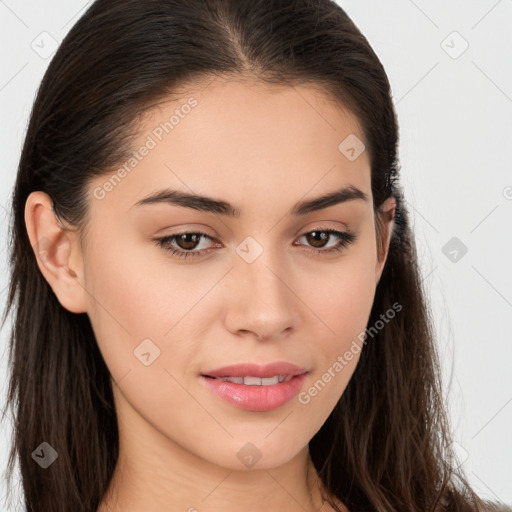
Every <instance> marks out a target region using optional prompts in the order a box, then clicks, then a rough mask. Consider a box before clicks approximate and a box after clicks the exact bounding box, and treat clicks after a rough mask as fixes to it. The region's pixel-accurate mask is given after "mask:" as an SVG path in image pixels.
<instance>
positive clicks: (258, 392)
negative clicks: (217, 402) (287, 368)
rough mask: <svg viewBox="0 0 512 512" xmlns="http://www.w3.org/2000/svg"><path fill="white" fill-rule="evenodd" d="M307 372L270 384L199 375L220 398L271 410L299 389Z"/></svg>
mask: <svg viewBox="0 0 512 512" xmlns="http://www.w3.org/2000/svg"><path fill="white" fill-rule="evenodd" d="M306 375H307V373H302V374H301V375H296V376H295V377H292V378H291V379H290V380H289V381H288V382H280V383H279V384H273V385H271V386H247V385H245V384H235V383H233V382H227V381H225V380H218V379H212V378H209V377H205V376H203V375H201V381H202V382H204V384H205V386H206V387H208V388H209V389H210V390H211V391H213V392H214V393H215V394H216V395H218V396H219V397H220V398H222V399H223V400H225V401H226V402H228V403H229V404H231V405H234V406H235V407H238V408H239V409H245V410H247V411H260V412H261V411H271V410H272V409H276V408H277V407H281V406H282V405H284V404H285V403H286V402H289V401H290V400H291V399H292V398H293V397H294V396H295V395H297V393H298V392H299V391H300V388H301V387H302V384H303V383H304V380H305V379H306Z"/></svg>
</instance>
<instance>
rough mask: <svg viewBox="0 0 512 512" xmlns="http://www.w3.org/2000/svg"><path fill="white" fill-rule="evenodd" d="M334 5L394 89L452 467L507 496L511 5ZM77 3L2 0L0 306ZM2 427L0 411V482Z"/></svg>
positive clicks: (511, 419) (511, 472)
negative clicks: (48, 92)
mask: <svg viewBox="0 0 512 512" xmlns="http://www.w3.org/2000/svg"><path fill="white" fill-rule="evenodd" d="M338 3H339V4H340V5H341V6H342V7H344V8H345V9H346V11H347V13H348V14H349V16H351V17H352V19H353V20H354V22H355V23H356V24H357V25H358V26H359V28H360V29H361V30H362V32H363V33H364V34H365V35H366V37H367V38H368V40H369V41H370V44H371V45H372V46H373V48H374V49H375V51H376V53H377V54H378V55H379V57H380V58H381V60H382V62H383V64H384V66H385V68H386V71H387V73H388V75H389V78H390V81H391V84H392V89H393V95H394V98H395V103H396V105H397V112H398V116H399V123H400V132H401V143H400V160H401V167H402V183H403V184H404V187H405V192H406V198H407V201H408V207H409V209H410V211H411V214H412V221H413V226H414V229H415V233H416V239H417V244H418V250H419V256H420V264H421V268H422V272H423V276H424V280H423V284H424V285H425V287H426V290H427V292H428V293H429V295H430V298H431V302H432V309H433V313H434V320H435V327H436V332H437V336H438V346H439V351H440V354H441V359H442V361H443V374H444V389H445V393H446V394H445V396H446V400H447V403H448V406H449V412H450V416H451V420H452V426H453V431H454V435H455V439H456V449H457V453H458V454H459V458H460V462H461V464H462V467H463V469H464V470H465V471H466V473H467V476H468V477H469V480H470V482H471V483H472V484H473V485H474V488H475V490H476V491H477V492H478V493H479V494H480V495H481V496H482V497H484V498H488V499H499V500H502V501H505V502H507V503H512V462H511V461H512V436H511V433H510V432H511V426H512V372H511V371H510V367H511V361H512V336H511V334H512V327H511V320H512V266H511V264H510V263H511V262H512V237H511V233H512V231H511V224H512V222H511V221H512V171H511V161H512V158H511V157H512V155H511V152H512V149H511V148H512V144H511V142H512V137H511V135H512V123H511V114H512V73H511V57H512V51H511V49H512V30H511V27H512V25H511V21H512V1H511V0H500V1H496V0H489V1H488V0H485V1H474V0H473V1H467V0H466V1H462V0H460V1H452V2H442V1H440V0H437V1H426V0H422V1H420V0H417V1H412V0H388V1H386V2H382V1H377V0H373V1H368V0H348V1H339V2H338ZM87 5H88V2H84V1H80V0H46V1H45V2H37V1H35V0H33V1H23V2H20V1H15V0H4V1H0V55H1V61H0V62H1V66H0V108H1V110H0V112H1V119H2V123H1V125H0V139H1V140H2V144H1V146H0V172H1V185H0V214H1V233H0V234H1V236H2V240H4V242H2V244H0V250H1V259H0V265H1V268H0V276H1V278H0V279H1V280H0V293H1V294H2V297H1V303H2V305H5V300H6V296H7V289H6V286H7V274H8V267H7V260H6V257H7V246H6V242H5V240H6V238H5V237H6V234H7V225H8V222H9V217H8V209H9V201H10V194H11V188H12V185H13V183H14V178H15V173H16V165H17V160H18V158H19V152H20V148H21V143H22V140H23V137H24V133H25V129H26V123H27V119H28V115H29V112H30V108H31V105H32V101H33V99H34V95H35V92H36V90H37V87H38V85H39V82H40V80H41V78H42V76H43V73H44V71H45V69H46V67H47V65H48V63H49V61H50V58H51V55H50V54H51V52H52V50H53V45H56V44H58V43H59V42H60V41H61V40H62V38H63V37H64V36H65V34H66V33H67V31H68V30H69V29H70V28H71V26H72V25H73V23H74V22H75V21H76V20H77V18H78V16H79V15H80V14H81V13H82V12H83V10H84V9H85V7H86V6H87ZM466 46H467V48H466ZM454 237H455V239H454V240H452V239H453V238H454ZM447 244H448V245H447ZM464 247H466V248H467V252H466V253H465V254H463V252H464ZM9 330H10V323H9V320H8V321H7V323H6V325H5V327H4V328H3V330H2V331H1V337H0V375H1V376H2V378H1V379H0V397H1V404H2V406H3V405H4V403H5V388H6V377H5V376H6V372H7V368H6V361H5V359H6V347H7V338H8V334H9V332H8V331H9ZM10 434H11V427H10V424H9V423H8V420H7V421H6V422H5V423H4V424H3V425H1V428H0V472H1V473H0V477H3V472H4V471H5V467H6V461H7V450H8V442H9V436H10ZM0 479H1V480H2V483H1V484H0V510H1V511H4V510H5V505H3V496H4V495H5V485H4V483H3V478H0Z"/></svg>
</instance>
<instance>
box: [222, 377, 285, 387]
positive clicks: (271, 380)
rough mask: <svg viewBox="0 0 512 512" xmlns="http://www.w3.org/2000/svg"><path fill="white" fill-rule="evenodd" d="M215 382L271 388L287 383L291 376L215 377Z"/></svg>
mask: <svg viewBox="0 0 512 512" xmlns="http://www.w3.org/2000/svg"><path fill="white" fill-rule="evenodd" d="M216 378H217V380H223V381H225V382H233V383H234V384H245V385H246V386H273V385H275V384H279V383H281V382H288V381H289V380H290V379H291V378H292V375H288V376H286V375H275V376H274V377H263V378H260V377H216Z"/></svg>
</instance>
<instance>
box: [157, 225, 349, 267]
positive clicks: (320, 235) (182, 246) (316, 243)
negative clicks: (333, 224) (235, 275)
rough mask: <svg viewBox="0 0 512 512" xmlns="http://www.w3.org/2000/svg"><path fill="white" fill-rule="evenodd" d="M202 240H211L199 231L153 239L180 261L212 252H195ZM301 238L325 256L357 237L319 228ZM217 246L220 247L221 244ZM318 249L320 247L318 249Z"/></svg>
mask: <svg viewBox="0 0 512 512" xmlns="http://www.w3.org/2000/svg"><path fill="white" fill-rule="evenodd" d="M202 238H207V239H210V240H213V238H212V237H211V236H209V235H207V234H206V233H203V232H201V231H193V232H192V231H187V232H183V233H175V234H173V235H169V236H165V237H162V238H155V239H154V241H155V242H156V243H157V245H158V246H159V247H161V248H162V249H164V250H165V251H168V252H170V253H171V254H172V255H173V256H176V257H177V258H180V259H181V258H188V257H197V256H201V255H206V254H208V253H210V252H211V251H212V250H213V249H212V248H203V249H200V250H196V249H197V247H198V245H200V243H201V239H202ZM301 238H306V241H307V243H308V244H312V246H310V247H309V248H308V250H310V251H313V252H315V253H316V254H321V255H325V254H331V253H333V252H340V251H342V250H343V249H344V248H345V247H347V246H348V245H349V244H351V243H353V242H354V241H355V240H356V238H357V237H356V235H355V234H354V233H352V232H350V231H337V230H335V229H329V228H321V227H319V228H317V229H315V230H314V231H308V232H307V233H304V234H303V235H301V236H300V237H299V240H300V239H301ZM331 238H334V239H335V243H334V245H333V246H331V247H329V248H327V249H323V248H321V247H325V244H326V242H328V241H329V240H330V239H331ZM217 245H218V246H219V245H220V246H221V244H217ZM294 245H297V244H294ZM298 245H301V244H298ZM176 246H177V247H176ZM318 247H320V249H319V248H318Z"/></svg>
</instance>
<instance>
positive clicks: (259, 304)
mask: <svg viewBox="0 0 512 512" xmlns="http://www.w3.org/2000/svg"><path fill="white" fill-rule="evenodd" d="M250 261H251V260H250V259H244V257H243V255H242V257H240V258H235V267H234V268H233V269H232V271H231V272H230V273H229V274H230V285H229V299H228V300H227V301H226V303H225V304H226V307H227V310H226V311H225V314H226V316H225V321H226V328H227V329H228V330H229V331H230V332H232V333H234V334H238V335H240V334H244V335H248V334H252V335H253V336H255V337H256V338H258V339H261V340H270V339H279V338H281V337H284V336H287V335H288V334H289V333H290V332H291V331H292V330H294V329H296V328H297V327H298V322H299V314H300V312H299V311H298V305H299V304H300V303H301V301H300V300H299V299H298V298H297V297H296V296H295V294H294V293H293V277H292V273H291V271H290V269H289V266H288V269H287V268H286V267H287V265H286V262H285V260H284V257H283V255H282V254H281V255H279V254H278V253H277V252H276V251H271V250H263V251H262V252H261V253H260V254H259V256H258V257H256V259H254V260H253V261H252V262H250Z"/></svg>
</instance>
